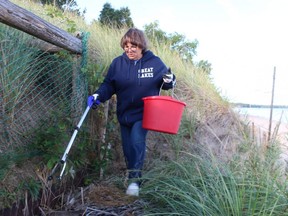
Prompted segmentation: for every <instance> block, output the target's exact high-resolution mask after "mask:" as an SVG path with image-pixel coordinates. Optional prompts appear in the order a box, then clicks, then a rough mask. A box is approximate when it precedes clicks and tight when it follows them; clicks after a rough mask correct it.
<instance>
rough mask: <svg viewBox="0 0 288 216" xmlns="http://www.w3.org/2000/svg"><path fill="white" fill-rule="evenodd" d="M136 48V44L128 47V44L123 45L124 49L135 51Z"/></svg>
mask: <svg viewBox="0 0 288 216" xmlns="http://www.w3.org/2000/svg"><path fill="white" fill-rule="evenodd" d="M136 49H137V46H135V45H132V46H131V47H129V46H125V47H124V50H125V51H129V50H131V51H132V52H135V51H136Z"/></svg>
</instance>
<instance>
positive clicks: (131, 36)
mask: <svg viewBox="0 0 288 216" xmlns="http://www.w3.org/2000/svg"><path fill="white" fill-rule="evenodd" d="M127 43H131V44H133V45H135V46H138V47H139V48H140V49H142V52H145V51H146V50H147V49H148V39H147V38H146V36H145V34H144V32H143V31H141V30H139V29H137V28H130V29H129V30H128V31H127V32H126V33H125V34H124V36H123V37H122V38H121V42H120V46H121V47H122V49H124V47H125V45H127Z"/></svg>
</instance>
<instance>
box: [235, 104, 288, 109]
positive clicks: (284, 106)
mask: <svg viewBox="0 0 288 216" xmlns="http://www.w3.org/2000/svg"><path fill="white" fill-rule="evenodd" d="M232 105H233V106H235V107H239V108H243V107H244V108H271V105H261V104H245V103H232ZM272 108H284V109H288V106H287V105H273V107H272Z"/></svg>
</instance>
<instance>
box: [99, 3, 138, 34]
mask: <svg viewBox="0 0 288 216" xmlns="http://www.w3.org/2000/svg"><path fill="white" fill-rule="evenodd" d="M130 15H131V13H130V10H129V9H128V7H122V8H120V10H115V9H114V8H112V6H111V4H109V3H105V4H104V5H103V9H102V11H101V12H100V16H99V22H100V23H101V24H103V25H107V26H109V27H116V28H119V29H120V28H123V27H133V26H134V23H133V21H132V18H131V17H130Z"/></svg>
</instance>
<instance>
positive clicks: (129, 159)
mask: <svg viewBox="0 0 288 216" xmlns="http://www.w3.org/2000/svg"><path fill="white" fill-rule="evenodd" d="M120 127H121V137H122V148H123V153H124V157H125V161H126V166H127V169H128V173H129V175H128V178H129V179H133V178H141V170H142V168H143V164H144V159H145V150H146V135H147V132H148V131H147V130H146V129H144V128H142V121H137V122H135V123H134V124H133V125H132V126H124V125H120Z"/></svg>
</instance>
